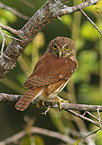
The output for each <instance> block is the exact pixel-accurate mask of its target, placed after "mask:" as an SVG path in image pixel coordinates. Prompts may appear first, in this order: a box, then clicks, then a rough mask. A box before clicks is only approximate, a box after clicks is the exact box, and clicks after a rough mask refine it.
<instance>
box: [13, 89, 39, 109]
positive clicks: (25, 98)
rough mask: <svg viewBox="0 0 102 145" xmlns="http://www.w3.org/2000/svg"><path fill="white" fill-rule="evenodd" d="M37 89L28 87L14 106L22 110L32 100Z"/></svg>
mask: <svg viewBox="0 0 102 145" xmlns="http://www.w3.org/2000/svg"><path fill="white" fill-rule="evenodd" d="M38 92H39V91H38V90H32V89H29V90H28V91H27V92H26V93H25V94H24V95H23V96H22V97H21V99H20V100H19V101H18V102H17V103H16V105H15V108H16V109H17V110H20V111H24V110H25V109H26V108H27V107H28V106H29V104H30V103H31V102H32V100H33V99H34V97H35V96H36V95H37V94H38Z"/></svg>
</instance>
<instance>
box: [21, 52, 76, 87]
mask: <svg viewBox="0 0 102 145" xmlns="http://www.w3.org/2000/svg"><path fill="white" fill-rule="evenodd" d="M76 65H77V64H76V62H75V61H73V60H72V59H70V58H58V57H56V56H54V55H51V54H50V53H48V52H46V53H45V54H44V55H43V57H42V58H41V60H39V62H38V63H37V65H36V67H35V69H34V71H33V73H32V74H31V75H30V76H29V78H28V79H27V81H26V82H25V84H24V86H25V87H28V88H32V87H37V86H46V85H49V84H51V83H54V82H57V81H59V80H63V79H64V80H67V79H68V78H70V76H71V75H72V74H73V72H74V71H75V69H76Z"/></svg>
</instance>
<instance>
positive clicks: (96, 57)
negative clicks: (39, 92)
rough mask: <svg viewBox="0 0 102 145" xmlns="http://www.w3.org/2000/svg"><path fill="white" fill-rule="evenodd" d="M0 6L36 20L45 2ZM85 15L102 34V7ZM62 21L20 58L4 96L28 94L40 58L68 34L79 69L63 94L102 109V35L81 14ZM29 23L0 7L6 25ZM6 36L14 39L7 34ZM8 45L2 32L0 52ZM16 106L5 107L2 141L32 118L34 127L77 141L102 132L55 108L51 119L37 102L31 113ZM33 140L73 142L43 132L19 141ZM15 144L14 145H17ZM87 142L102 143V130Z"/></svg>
mask: <svg viewBox="0 0 102 145" xmlns="http://www.w3.org/2000/svg"><path fill="white" fill-rule="evenodd" d="M0 2H2V3H4V4H5V5H7V6H10V7H12V8H13V9H15V10H17V11H18V12H20V13H22V14H24V15H26V16H29V17H31V16H32V15H33V14H34V13H35V12H36V11H37V10H38V9H39V8H40V7H41V6H42V5H43V4H44V3H45V0H34V1H33V0H27V2H28V3H26V1H24V0H16V1H14V0H10V1H8V0H5V1H4V0H0ZM79 3H82V1H81V0H77V1H76V0H72V1H70V2H69V3H68V5H70V6H72V5H77V4H79ZM84 11H85V12H86V13H87V15H88V16H89V17H90V18H91V19H92V20H93V21H94V23H95V24H96V25H97V26H98V28H99V29H100V30H101V31H102V9H101V8H100V6H99V4H97V5H93V6H90V7H88V8H85V9H84ZM61 18H62V20H59V19H56V20H54V21H52V22H51V23H50V24H49V25H47V26H46V27H45V28H44V29H43V30H42V31H41V32H40V33H39V34H38V35H37V36H36V38H35V39H34V40H33V41H32V42H31V43H30V44H29V46H28V47H27V48H26V49H25V51H24V52H23V54H22V55H21V56H20V57H19V58H18V60H17V67H16V68H14V69H13V70H12V71H10V72H9V73H8V74H7V76H6V78H5V79H4V80H3V81H2V82H0V93H9V94H24V93H25V91H26V89H25V88H24V86H23V84H24V82H25V81H26V79H27V77H28V76H29V75H30V74H31V73H32V70H33V68H34V66H35V64H36V63H37V61H38V60H39V58H40V57H41V56H42V55H43V54H44V52H45V51H46V49H47V46H48V44H49V42H50V41H51V40H52V39H54V38H55V37H57V36H65V37H69V38H72V39H73V40H74V41H75V44H76V58H77V60H78V63H79V67H78V69H77V71H76V72H75V73H74V75H73V76H72V77H71V79H70V81H69V83H68V85H67V86H66V88H65V89H64V90H63V91H62V92H61V93H60V94H59V95H60V96H61V97H63V98H65V99H68V100H69V102H71V103H80V104H82V103H84V104H100V105H102V37H101V35H100V34H99V33H98V32H97V30H96V29H95V28H94V27H93V26H92V24H91V23H90V22H89V21H88V20H87V19H86V18H85V16H84V15H83V14H81V12H74V13H72V14H69V15H65V16H63V17H61ZM26 22H27V20H23V19H22V18H19V17H17V16H16V15H14V14H13V13H11V12H9V11H7V10H5V9H1V8H0V23H2V24H4V25H8V26H10V27H12V28H14V29H17V30H18V29H21V28H22V27H23V26H24V24H25V23H26ZM2 32H4V33H5V34H7V35H10V34H9V33H8V32H6V31H2ZM2 41H3V40H2V36H1V34H0V48H1V46H2ZM11 41H12V40H11V39H10V38H7V37H6V41H5V48H6V47H7V46H8V45H9V44H10V42H11ZM14 106H15V103H11V102H7V103H5V102H4V103H3V102H2V103H0V141H1V140H4V139H6V138H7V137H10V136H13V135H14V134H16V133H18V132H20V131H22V130H24V128H25V126H27V124H29V121H31V120H33V123H31V126H32V125H33V126H37V127H40V128H45V129H49V130H52V131H56V132H59V133H62V134H65V135H68V136H70V137H71V138H73V139H76V140H77V139H78V138H80V137H81V136H83V135H86V134H87V133H88V132H91V131H94V130H95V129H97V128H96V127H95V126H93V125H91V124H90V123H88V122H85V121H83V120H81V119H79V118H77V117H75V116H73V115H71V114H69V113H68V112H65V111H59V110H57V109H50V111H49V112H48V113H47V115H46V116H45V115H42V114H41V113H42V112H44V111H45V110H46V108H42V109H39V108H37V107H36V106H34V105H32V104H31V105H30V106H29V107H28V108H27V110H25V111H24V112H20V111H17V110H16V109H15V107H14ZM80 113H81V114H82V113H83V112H80ZM94 115H95V116H97V113H94ZM27 118H29V119H27ZM27 120H28V121H27ZM75 131H76V132H75ZM31 136H32V137H34V142H35V144H34V145H48V144H49V145H52V144H54V145H64V144H68V145H70V143H65V142H63V141H61V140H59V139H56V138H51V137H48V136H44V135H39V134H36V135H35V134H32V135H30V136H29V135H28V136H26V137H24V138H22V139H20V141H19V143H20V144H22V145H26V144H27V145H29V144H31V143H30V137H31ZM10 144H11V145H13V144H14V143H10ZM81 144H88V145H102V131H99V132H98V133H97V134H95V135H94V136H93V137H91V138H90V137H89V138H87V139H86V140H85V143H81Z"/></svg>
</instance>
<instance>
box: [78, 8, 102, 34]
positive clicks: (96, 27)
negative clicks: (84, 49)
mask: <svg viewBox="0 0 102 145" xmlns="http://www.w3.org/2000/svg"><path fill="white" fill-rule="evenodd" d="M80 11H81V12H82V13H83V14H84V16H85V17H86V18H87V19H88V20H89V22H90V23H91V24H92V25H93V26H94V27H95V28H96V29H97V31H98V32H99V33H100V34H101V35H102V32H101V31H100V30H99V28H98V27H97V26H96V25H95V23H94V22H93V21H92V20H91V19H90V18H89V17H88V15H87V14H86V13H85V12H84V11H83V10H82V9H80Z"/></svg>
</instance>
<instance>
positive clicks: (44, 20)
mask: <svg viewBox="0 0 102 145" xmlns="http://www.w3.org/2000/svg"><path fill="white" fill-rule="evenodd" d="M62 1H65V2H66V0H47V2H46V3H45V4H44V5H43V6H42V7H41V8H40V9H39V10H38V11H37V12H36V13H35V14H34V15H33V16H32V18H31V19H30V20H29V21H28V22H27V23H26V24H25V25H24V27H23V28H22V29H21V30H18V31H17V34H15V36H17V37H18V38H22V39H23V41H22V42H20V41H17V40H13V41H12V42H11V43H10V45H9V46H8V47H7V48H6V50H5V52H4V55H2V57H1V58H0V81H1V80H2V79H4V77H5V76H6V74H7V73H8V72H9V71H10V70H12V69H13V68H14V67H16V60H17V58H18V57H19V56H20V54H21V53H22V52H23V51H24V49H25V48H26V47H27V46H28V44H29V43H30V42H31V41H32V39H33V38H34V37H35V36H36V35H37V34H38V32H40V31H41V30H42V29H43V28H44V27H45V26H46V25H47V24H49V23H50V22H51V21H52V20H54V19H55V18H58V17H59V16H62V15H65V14H68V13H72V12H74V11H77V10H80V9H82V8H85V7H88V6H90V5H92V4H95V3H96V2H98V0H90V1H89V2H85V3H82V4H80V5H76V6H72V7H68V6H66V5H65V4H64V3H63V2H62ZM5 56H7V57H5Z"/></svg>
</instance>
